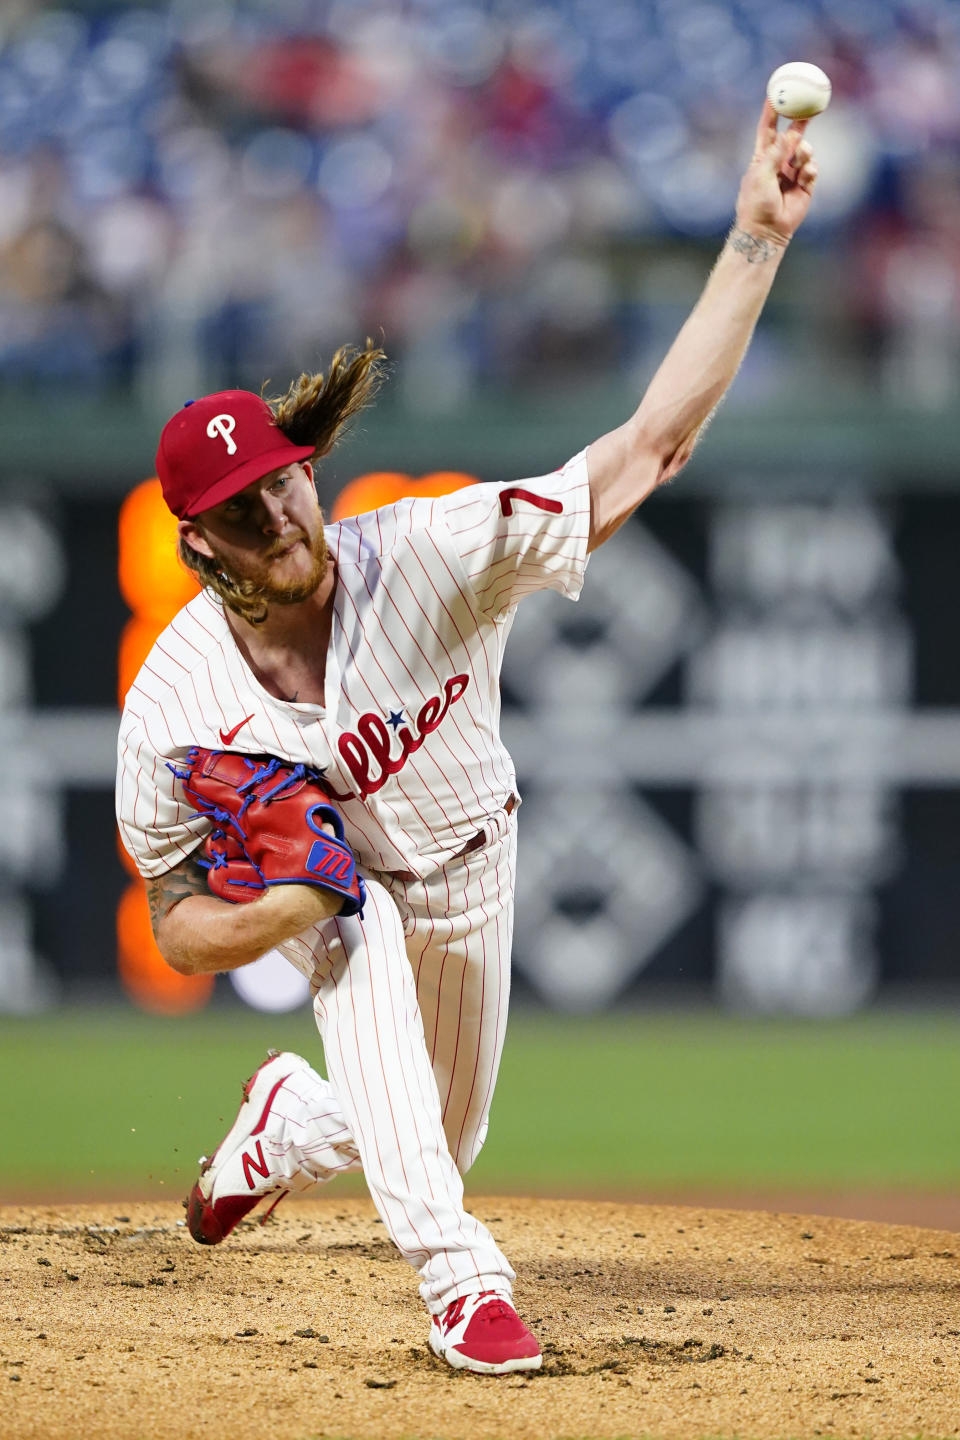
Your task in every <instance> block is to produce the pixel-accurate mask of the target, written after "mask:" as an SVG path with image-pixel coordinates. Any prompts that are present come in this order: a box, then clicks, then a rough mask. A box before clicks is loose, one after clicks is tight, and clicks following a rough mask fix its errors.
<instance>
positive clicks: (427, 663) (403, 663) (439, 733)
mask: <svg viewBox="0 0 960 1440" xmlns="http://www.w3.org/2000/svg"><path fill="white" fill-rule="evenodd" d="M363 583H364V585H365V587H366V590H367V595H368V597H369V599H370V601H371V603H372V602H373V591H372V590H371V589H370V586H369V584H368V583H367V577H366V575H364V576H363ZM352 598H353V597H352V596H351V599H352ZM386 598H387V600H388V601H389V602H390V604H391V605H392V606H393V608H394V610H395V611H396V614H397V619H398V620H399V621H400V623H401V625H402V626H403V628H404V630H406V632H407V634H408V636H409V637H410V639H411V641H412V642H413V644H414V645H415V647H416V649H417V651H418V653H419V654H420V656H421V658H422V659H423V662H424V664H425V666H426V667H427V669H428V670H429V671H430V672H431V673H432V674H433V677H434V680H435V682H436V688H437V689H438V690H439V689H442V686H443V679H442V678H441V676H440V674H439V672H438V670H437V668H436V666H434V665H432V664H431V663H430V661H429V660H428V659H427V655H426V653H425V651H424V649H423V646H422V645H421V644H420V641H419V640H418V639H417V637H416V636H415V635H414V633H413V631H412V630H411V629H410V626H409V625H408V624H407V622H406V620H405V619H404V616H403V613H402V612H401V610H400V607H399V605H398V604H397V602H396V600H394V598H393V596H392V595H391V594H390V592H389V590H388V591H387V592H386ZM354 603H355V602H354ZM357 618H358V620H359V621H360V629H361V631H362V632H363V634H364V636H366V630H365V627H364V624H363V620H362V618H361V616H360V612H359V610H358V611H357ZM432 628H433V632H434V634H435V635H436V636H437V639H438V640H439V638H440V637H439V634H438V633H437V629H436V627H435V626H433V627H432ZM381 630H382V633H383V637H384V639H385V640H386V642H387V644H388V645H389V646H390V649H391V650H392V651H393V653H394V655H395V656H396V657H397V660H398V661H399V663H400V665H401V666H402V668H403V669H404V670H405V671H406V673H407V675H408V676H409V678H410V682H411V684H413V685H414V686H415V687H416V688H417V689H418V690H419V692H420V696H421V699H424V700H426V699H427V693H426V691H425V690H424V689H423V687H422V686H421V685H420V684H419V682H418V681H417V679H416V678H415V676H414V674H413V671H412V670H411V669H410V667H409V665H407V663H406V661H405V660H404V659H403V656H402V655H401V654H400V651H399V650H398V649H397V647H396V645H394V643H393V641H392V640H391V639H390V633H389V631H388V630H387V629H386V628H385V627H384V626H382V625H381ZM450 663H451V665H452V664H453V661H452V658H451V662H450ZM380 670H381V673H382V674H383V676H384V679H386V678H387V676H386V672H385V671H384V670H383V667H382V666H380ZM444 678H446V677H444ZM449 713H450V712H448V714H449ZM450 720H451V723H452V724H453V726H454V728H455V729H456V731H457V733H458V735H459V736H460V738H461V740H462V741H463V743H464V744H465V745H466V747H467V749H468V750H469V751H470V753H471V755H473V756H474V758H475V759H476V758H477V757H476V753H475V751H474V750H473V747H472V746H471V745H470V743H469V741H468V740H467V738H466V736H465V735H464V733H463V730H462V728H461V726H460V723H459V720H458V719H457V715H456V713H455V712H454V713H453V714H452V715H450ZM436 735H437V740H438V741H439V742H440V743H441V744H443V746H444V747H445V749H446V751H447V753H448V754H449V756H450V758H451V760H453V761H454V763H455V764H456V765H458V766H459V767H460V769H461V770H462V771H463V774H464V778H465V779H466V781H467V784H468V785H469V786H470V789H471V790H472V791H473V797H474V799H475V800H476V801H477V803H478V805H479V804H480V803H481V802H480V796H479V795H478V794H477V790H476V786H475V785H474V783H473V781H472V779H471V777H470V772H469V770H468V769H467V767H466V765H464V763H463V761H462V760H461V759H460V758H459V756H458V755H457V754H456V753H455V751H454V750H453V749H452V748H451V746H450V745H449V743H448V742H447V739H446V737H445V736H444V734H443V727H441V728H440V729H439V730H438V731H437V732H436ZM478 763H479V761H478ZM434 798H435V799H436V796H435V795H434ZM439 803H440V802H439V801H437V804H438V805H439ZM440 808H441V810H442V809H443V807H442V806H441V807H440ZM443 814H444V819H446V820H447V821H448V823H449V817H448V816H447V814H446V811H444V812H443Z"/></svg>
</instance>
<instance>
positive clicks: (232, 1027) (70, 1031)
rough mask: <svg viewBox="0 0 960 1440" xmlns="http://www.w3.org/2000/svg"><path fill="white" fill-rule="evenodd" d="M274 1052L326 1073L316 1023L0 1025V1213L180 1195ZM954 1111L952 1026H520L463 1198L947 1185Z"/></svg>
mask: <svg viewBox="0 0 960 1440" xmlns="http://www.w3.org/2000/svg"><path fill="white" fill-rule="evenodd" d="M268 1044H273V1045H279V1046H282V1047H284V1048H291V1049H299V1050H301V1051H302V1052H304V1053H306V1054H307V1055H309V1056H310V1057H311V1058H312V1059H313V1060H314V1063H318V1059H319V1054H320V1048H319V1041H318V1038H317V1036H316V1032H315V1030H314V1028H313V1023H312V1019H311V1016H310V1014H309V1012H305V1013H301V1014H297V1015H294V1016H284V1017H280V1018H271V1017H269V1016H263V1015H256V1014H254V1013H253V1012H251V1011H247V1010H241V1009H232V1008H231V1009H229V1010H221V1011H216V1012H213V1013H210V1012H208V1013H206V1014H202V1015H199V1016H192V1017H187V1018H182V1019H176V1020H162V1019H156V1018H151V1017H147V1016H143V1015H140V1014H138V1013H135V1012H132V1011H130V1010H126V1009H122V1008H119V1007H118V1008H116V1009H97V1010H79V1009H78V1010H73V1011H68V1012H63V1013H58V1014H55V1015H52V1016H49V1017H43V1018H29V1019H11V1018H4V1019H3V1020H0V1135H2V1137H3V1156H2V1162H0V1199H2V1198H6V1199H12V1198H16V1197H17V1196H19V1195H23V1194H25V1193H30V1192H33V1193H35V1194H44V1193H51V1194H52V1193H57V1194H61V1195H62V1194H68V1193H71V1192H73V1191H81V1190H82V1191H83V1192H86V1193H90V1194H96V1193H97V1192H98V1191H99V1192H102V1193H104V1194H107V1193H109V1194H113V1195H119V1194H123V1193H125V1192H129V1193H130V1194H131V1195H158V1196H159V1195H163V1194H171V1193H173V1194H176V1195H179V1194H180V1193H181V1192H182V1191H183V1190H184V1188H185V1186H186V1184H187V1182H188V1181H189V1180H190V1179H192V1177H193V1175H194V1173H195V1162H196V1158H197V1156H198V1155H199V1154H201V1153H202V1152H203V1151H204V1150H209V1149H211V1148H212V1147H213V1146H214V1145H215V1144H216V1142H217V1140H218V1139H219V1137H220V1133H221V1131H222V1129H223V1128H224V1124H225V1123H229V1121H230V1120H231V1119H232V1117H233V1114H234V1111H235V1107H236V1103H237V1101H238V1100H239V1095H240V1083H241V1081H242V1080H243V1079H244V1078H245V1076H246V1075H247V1074H248V1073H249V1072H250V1070H251V1069H252V1068H253V1067H254V1066H255V1065H256V1064H257V1062H258V1061H259V1059H260V1058H261V1057H262V1054H263V1052H264V1050H265V1048H266V1046H267V1045H268ZM958 1100H960V1019H958V1018H954V1017H953V1016H950V1015H932V1014H910V1015H898V1016H893V1015H879V1014H878V1015H867V1016H863V1017H859V1018H856V1019H853V1020H849V1021H838V1022H832V1023H829V1024H806V1023H784V1022H769V1021H748V1020H740V1019H734V1018H727V1017H723V1016H716V1015H712V1014H690V1013H683V1012H677V1013H673V1012H670V1013H663V1012H654V1013H631V1014H629V1015H620V1016H618V1017H615V1018H613V1019H602V1020H574V1019H568V1018H550V1017H544V1016H539V1015H534V1014H517V1015H516V1016H515V1017H514V1019H513V1021H512V1022H511V1027H510V1032H509V1034H508V1037H507V1046H506V1052H505V1055H504V1061H503V1066H502V1069H501V1078H500V1083H499V1086H498V1089H497V1095H496V1099H495V1102H494V1107H493V1115H492V1123H491V1127H490V1138H489V1140H488V1142H487V1146H486V1149H485V1150H484V1153H483V1154H482V1156H481V1157H480V1160H479V1161H478V1163H477V1166H476V1167H475V1169H474V1171H473V1173H472V1175H471V1177H470V1189H471V1190H472V1191H473V1192H474V1193H482V1192H483V1191H488V1192H489V1191H493V1190H495V1189H497V1188H500V1187H509V1188H510V1189H512V1190H515V1191H516V1190H519V1191H523V1190H528V1191H531V1192H536V1191H539V1192H542V1193H554V1194H562V1193H570V1192H572V1191H583V1190H586V1189H592V1190H593V1191H595V1192H596V1193H603V1192H604V1191H608V1192H609V1193H611V1194H612V1193H624V1192H629V1191H631V1190H633V1191H635V1192H640V1191H641V1190H648V1191H649V1190H654V1189H669V1188H681V1187H684V1186H690V1187H696V1186H703V1187H707V1186H718V1187H728V1188H735V1187H758V1188H759V1187H763V1186H771V1187H772V1186H778V1185H783V1186H790V1185H796V1186H810V1187H814V1186H815V1187H834V1188H841V1187H854V1186H858V1187H862V1186H876V1187H882V1186H902V1187H918V1188H931V1189H934V1188H948V1187H955V1186H956V1185H957V1184H958V1182H960V1143H958V1140H960V1134H958V1131H960V1124H958V1115H957V1111H958ZM340 1183H341V1184H342V1183H343V1182H340Z"/></svg>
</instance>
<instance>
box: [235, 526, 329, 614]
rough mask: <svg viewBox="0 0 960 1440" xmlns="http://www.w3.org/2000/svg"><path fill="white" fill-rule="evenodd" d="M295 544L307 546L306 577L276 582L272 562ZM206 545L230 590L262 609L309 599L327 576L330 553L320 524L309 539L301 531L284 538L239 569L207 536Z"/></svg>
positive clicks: (295, 603)
mask: <svg viewBox="0 0 960 1440" xmlns="http://www.w3.org/2000/svg"><path fill="white" fill-rule="evenodd" d="M297 541H302V542H303V544H304V545H305V546H306V548H307V551H308V552H309V555H310V567H309V569H308V571H307V572H306V573H305V574H301V575H300V576H298V577H297V578H296V579H291V580H282V579H279V578H278V577H277V575H276V574H275V573H274V565H273V561H275V560H276V559H277V558H278V557H279V556H280V555H282V554H283V552H284V551H285V550H288V549H289V548H290V546H291V545H292V544H295V543H296V542H297ZM207 543H208V545H210V548H211V549H212V550H213V560H214V564H215V566H216V568H217V570H218V571H219V572H220V573H221V574H222V575H223V576H224V577H225V578H226V580H227V581H228V582H229V584H230V586H231V588H233V589H235V591H236V592H237V593H238V594H240V595H242V596H243V598H244V599H245V600H247V601H252V602H254V603H258V602H259V603H260V604H262V605H264V606H267V605H299V604H300V602H301V601H302V600H309V598H310V596H311V595H312V594H313V593H314V591H315V590H316V589H317V587H318V586H319V584H320V582H321V581H322V579H323V577H324V576H325V575H326V573H327V566H328V564H329V562H330V552H329V550H328V548H327V541H326V537H325V536H324V533H323V526H322V525H318V527H317V533H316V535H315V536H314V537H313V539H312V540H311V538H310V536H309V535H307V534H306V533H305V532H304V531H302V530H301V531H300V532H299V533H298V534H296V535H293V536H287V537H286V538H285V539H283V540H282V541H278V542H277V543H276V544H275V545H272V546H271V547H270V549H269V550H268V551H266V553H265V554H264V555H263V557H262V558H260V557H257V558H256V559H250V560H249V561H245V562H244V564H243V566H242V567H238V566H237V565H236V564H233V563H231V561H229V560H228V559H227V558H226V557H225V556H224V555H223V554H222V553H221V552H220V551H219V550H218V549H217V547H216V546H215V545H214V544H213V542H212V541H211V540H210V538H209V537H207Z"/></svg>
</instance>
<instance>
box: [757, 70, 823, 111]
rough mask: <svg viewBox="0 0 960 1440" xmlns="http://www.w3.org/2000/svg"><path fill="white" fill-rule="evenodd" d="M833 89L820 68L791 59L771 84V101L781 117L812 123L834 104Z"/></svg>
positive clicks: (769, 81) (775, 72)
mask: <svg viewBox="0 0 960 1440" xmlns="http://www.w3.org/2000/svg"><path fill="white" fill-rule="evenodd" d="M832 90H833V87H832V86H831V84H830V77H829V75H826V74H825V73H824V72H823V71H822V70H821V69H820V66H819V65H810V64H808V62H807V61H806V60H790V61H788V63H787V64H786V65H781V66H780V68H779V70H774V72H773V74H772V75H771V76H770V79H769V80H768V81H767V99H768V100H769V101H770V104H771V105H772V106H773V108H774V110H776V112H777V114H778V115H786V116H787V117H788V119H790V120H809V118H810V116H811V115H819V114H820V111H821V110H826V108H827V106H828V105H829V104H830V95H831V93H832Z"/></svg>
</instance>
